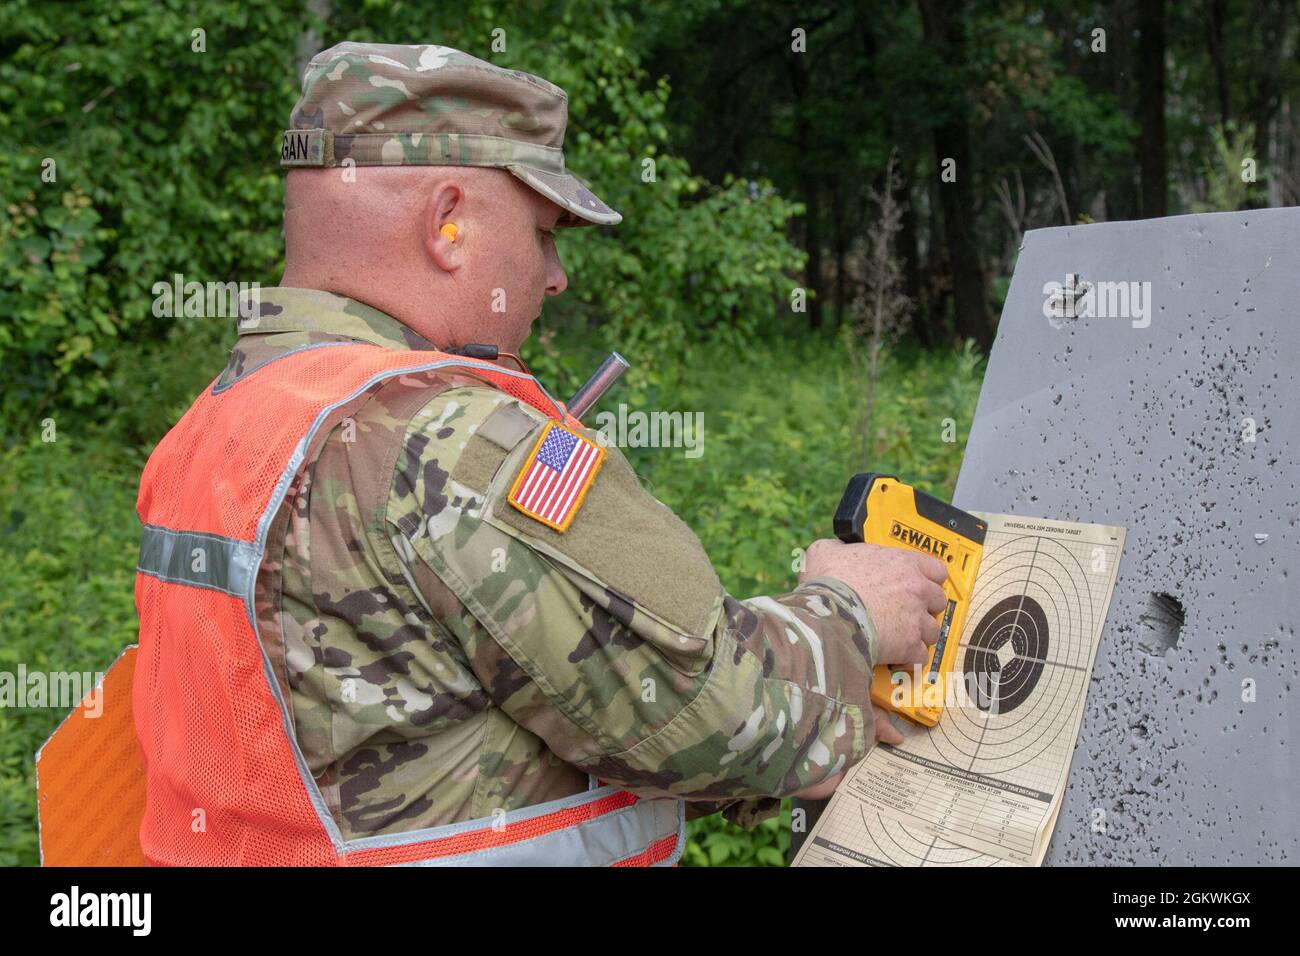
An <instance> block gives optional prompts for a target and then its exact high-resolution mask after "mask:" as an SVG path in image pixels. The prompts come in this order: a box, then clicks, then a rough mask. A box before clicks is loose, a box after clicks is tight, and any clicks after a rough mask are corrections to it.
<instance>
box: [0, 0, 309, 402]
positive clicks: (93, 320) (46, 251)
mask: <svg viewBox="0 0 1300 956" xmlns="http://www.w3.org/2000/svg"><path fill="white" fill-rule="evenodd" d="M300 8H301V5H300V4H291V3H287V2H284V0H249V2H246V3H240V4H237V5H236V4H231V3H224V2H215V0H209V2H204V3H199V4H191V3H181V2H178V0H170V2H168V0H163V2H159V0H122V2H118V3H114V4H112V5H110V6H106V5H102V4H96V3H90V2H76V3H64V4H59V5H49V4H35V3H28V2H15V3H9V4H6V5H5V6H4V8H3V12H2V13H0V49H3V50H4V51H5V56H4V57H3V59H2V60H0V134H2V135H3V138H4V139H5V140H6V141H7V142H14V141H16V142H17V143H18V148H17V151H16V152H13V151H12V150H10V149H5V150H3V151H0V215H2V216H3V218H0V314H3V315H4V323H5V324H4V326H3V327H2V328H0V377H2V378H3V379H4V381H5V382H6V383H7V384H8V387H6V389H5V391H4V393H3V396H0V411H3V412H4V413H5V418H6V421H7V422H9V423H15V422H18V423H22V422H30V421H31V420H32V419H33V418H34V419H39V418H41V417H43V415H44V414H46V413H47V412H49V411H50V410H52V409H58V408H64V409H67V408H76V409H83V410H86V411H88V412H89V411H91V410H95V409H99V410H104V409H105V406H104V405H103V404H102V402H103V399H104V398H105V396H106V395H107V394H109V393H110V386H111V382H112V379H113V376H114V375H115V374H116V373H117V372H118V371H119V370H120V368H121V366H122V365H123V364H130V363H132V362H133V361H134V359H135V356H136V350H137V349H139V348H141V347H148V346H150V345H152V344H154V343H156V342H157V341H159V340H161V339H163V338H165V337H166V336H167V335H168V333H169V332H170V331H171V329H172V325H171V321H170V320H168V319H160V318H157V317H155V316H153V314H152V309H151V306H152V302H153V295H152V293H151V291H150V290H151V287H152V285H153V283H155V282H160V281H162V282H165V281H169V280H170V278H171V276H172V274H173V273H175V272H181V273H184V274H186V275H187V276H190V277H193V278H201V280H202V281H227V280H235V281H248V282H253V281H260V282H262V283H263V284H269V283H270V282H271V281H273V279H274V273H275V271H276V269H277V267H278V263H279V260H280V242H279V230H278V216H279V209H280V197H281V192H280V190H281V182H280V174H279V172H278V170H277V169H276V167H275V165H274V160H275V150H274V142H275V134H276V132H277V131H278V130H279V129H280V128H281V126H280V124H281V123H282V122H283V119H284V117H286V116H287V115H288V110H289V105H290V104H291V103H292V102H293V97H294V91H293V74H292V67H291V57H292V55H293V50H294V44H295V42H296V39H297V37H298V34H299V33H300V32H301V30H302V28H303V25H302V14H301V13H300V12H299V11H300ZM198 28H202V29H204V30H205V31H206V36H205V45H206V52H196V51H195V50H193V49H192V46H193V45H194V39H193V36H192V31H193V30H194V29H198ZM51 173H52V174H53V181H46V180H47V178H48V177H49V176H50V174H51ZM208 321H217V320H208Z"/></svg>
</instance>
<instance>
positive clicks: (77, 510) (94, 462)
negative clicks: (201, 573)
mask: <svg viewBox="0 0 1300 956" xmlns="http://www.w3.org/2000/svg"><path fill="white" fill-rule="evenodd" d="M56 435H57V440H56V441H54V442H51V443H48V444H47V443H44V442H41V441H39V440H35V441H32V442H31V443H29V444H21V445H16V446H14V447H11V448H8V449H5V450H3V451H0V502H3V503H4V505H3V511H0V671H4V672H7V673H10V674H16V673H17V672H18V667H19V665H20V664H22V665H25V666H26V668H27V670H28V671H29V672H30V671H38V670H40V671H65V672H72V671H75V672H85V671H91V672H102V671H104V670H106V669H107V667H108V665H109V664H111V663H112V662H113V660H114V659H115V658H116V657H117V655H118V653H119V652H120V651H121V650H122V648H123V647H124V646H126V645H127V644H129V643H132V642H134V641H135V632H136V618H135V603H134V597H133V595H134V591H133V585H132V576H133V573H134V569H135V563H136V558H137V556H138V554H139V533H140V532H139V522H138V521H137V520H136V516H135V495H136V484H137V482H138V480H139V466H138V465H137V464H136V463H135V462H134V461H133V460H132V459H131V458H129V457H128V456H124V455H123V454H122V453H121V451H120V446H119V444H118V442H117V441H116V440H115V439H113V438H112V437H106V436H105V435H103V434H100V433H98V432H96V431H90V432H88V433H82V432H78V431H76V430H72V429H68V430H59V431H57V432H56ZM64 712H65V709H64V708H59V707H51V708H45V709H35V708H14V707H0V866H12V865H15V864H18V863H34V862H35V861H36V783H35V776H34V763H33V757H34V755H35V753H36V750H37V748H38V747H40V745H41V744H42V743H43V742H44V740H45V739H46V737H48V736H49V734H50V732H51V731H52V730H53V729H54V727H55V726H57V724H58V722H59V721H60V720H61V719H62V718H63V716H64Z"/></svg>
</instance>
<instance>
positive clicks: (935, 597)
mask: <svg viewBox="0 0 1300 956" xmlns="http://www.w3.org/2000/svg"><path fill="white" fill-rule="evenodd" d="M921 597H922V600H923V601H925V609H926V611H927V612H928V613H930V614H938V613H940V612H941V611H942V610H943V609H944V608H946V607H947V606H948V596H947V595H946V594H944V593H943V588H941V587H939V585H937V584H931V583H930V582H929V581H927V582H926V583H925V590H924V591H923V592H922V595H921Z"/></svg>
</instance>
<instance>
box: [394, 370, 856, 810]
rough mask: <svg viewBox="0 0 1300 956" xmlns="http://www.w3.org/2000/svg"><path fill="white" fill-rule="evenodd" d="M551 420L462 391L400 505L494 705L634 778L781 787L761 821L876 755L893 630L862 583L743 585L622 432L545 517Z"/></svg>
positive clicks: (404, 457) (406, 472) (425, 449)
mask: <svg viewBox="0 0 1300 956" xmlns="http://www.w3.org/2000/svg"><path fill="white" fill-rule="evenodd" d="M545 421H546V420H545V419H544V418H542V417H541V416H540V415H539V414H538V413H537V412H536V411H535V410H533V409H531V408H528V407H526V406H522V405H520V404H519V403H517V402H515V401H514V400H512V399H510V398H509V397H508V396H505V395H503V394H502V393H499V392H496V391H493V390H490V389H487V388H477V387H471V388H456V389H451V390H449V391H447V392H444V393H442V394H441V395H439V396H438V397H437V398H436V399H435V400H433V401H432V402H431V403H429V404H428V405H427V406H426V407H425V408H424V409H423V410H422V411H421V412H420V413H419V414H418V415H416V417H415V418H414V419H413V420H412V421H411V423H410V425H409V426H408V430H407V435H406V438H405V440H404V445H403V448H402V451H401V453H400V454H399V457H398V461H397V468H396V477H395V481H394V485H393V489H392V493H391V498H390V501H389V504H388V509H389V510H388V515H387V522H388V525H389V528H390V531H392V532H394V535H393V542H394V545H395V548H396V550H397V552H398V555H399V560H400V561H401V562H402V563H403V566H404V568H405V569H406V573H407V574H408V575H409V577H410V579H411V582H412V585H413V587H414V589H415V590H416V591H417V592H418V593H419V594H421V595H422V598H423V601H424V602H425V603H426V605H427V606H428V607H429V609H430V610H431V612H432V613H433V615H434V616H435V618H436V619H438V620H439V621H440V623H441V624H442V625H443V626H444V627H445V628H446V629H447V631H448V632H449V633H450V634H451V635H452V636H453V637H454V639H455V640H456V641H457V642H458V644H459V645H460V647H461V648H462V649H463V652H464V654H465V657H466V660H467V663H468V666H469V668H470V669H471V671H472V673H473V674H474V675H475V676H476V678H477V679H478V680H479V682H480V683H481V684H482V686H483V688H484V690H485V691H486V693H487V695H488V696H489V698H490V699H491V700H492V702H493V703H494V704H495V705H496V706H497V707H500V708H501V709H502V710H503V711H504V712H505V713H506V714H507V715H508V716H509V717H510V718H511V720H513V721H514V722H515V723H516V724H518V725H520V726H521V727H523V728H526V729H527V730H528V731H531V732H532V733H533V734H536V735H537V736H538V737H540V738H541V740H543V741H544V742H545V744H546V746H547V747H549V748H550V750H551V751H552V752H554V753H555V754H556V755H557V756H559V757H560V758H561V759H562V760H564V761H565V762H567V763H568V764H571V765H573V766H575V767H577V768H580V769H582V770H584V771H586V772H588V773H590V774H592V775H594V776H596V777H597V778H599V779H601V780H604V781H606V782H609V783H614V784H616V785H618V786H621V787H624V788H626V789H628V790H631V791H634V792H637V793H641V794H644V795H647V796H661V795H668V796H675V797H680V798H683V799H687V800H701V801H720V802H721V803H723V804H735V802H736V801H741V800H751V799H752V798H768V799H766V800H765V801H763V800H760V801H758V802H757V803H755V804H751V805H748V806H746V807H745V808H743V811H742V809H741V808H736V807H732V808H731V809H732V810H733V816H743V814H749V815H750V821H749V822H752V819H757V818H761V816H766V815H769V814H770V812H772V811H774V809H775V807H776V805H777V801H776V800H775V799H773V798H780V797H782V796H787V795H789V794H792V793H794V792H796V791H798V790H801V789H804V788H806V787H809V786H812V785H814V784H817V783H819V782H821V781H823V780H824V779H826V778H827V777H830V776H833V775H835V774H837V773H839V772H840V771H842V770H844V769H846V768H847V767H849V766H851V765H852V764H854V763H856V762H857V761H858V760H860V759H861V758H862V757H863V756H864V755H865V754H866V752H867V750H868V748H869V747H870V746H871V745H872V743H873V742H874V733H873V723H872V719H871V704H870V683H871V664H872V657H873V653H872V652H873V650H874V644H875V640H876V639H875V633H874V628H873V625H872V622H871V620H870V617H869V615H868V614H867V611H866V609H865V607H864V606H863V604H862V602H861V600H860V599H859V598H858V597H857V595H856V594H855V593H854V592H853V591H852V590H851V589H850V588H849V587H848V586H847V585H845V584H843V583H841V582H839V581H836V580H833V579H829V578H818V579H813V580H810V581H808V582H805V583H804V584H803V585H802V586H800V587H799V588H797V589H796V590H795V591H793V592H791V593H790V594H786V595H782V596H778V597H758V598H753V599H750V600H745V601H741V600H737V599H735V598H733V597H731V596H729V595H727V594H726V593H725V592H724V590H723V588H722V586H721V584H720V583H719V581H718V578H717V575H716V574H715V573H714V570H713V567H712V565H711V563H710V562H709V560H708V557H707V556H706V555H705V553H704V551H703V549H702V547H701V546H700V543H699V541H698V539H696V537H695V536H694V534H692V533H691V531H690V530H689V529H688V528H687V527H686V526H685V525H684V524H683V523H682V522H681V521H680V520H679V519H678V518H677V517H676V516H675V515H674V514H673V513H672V512H671V511H670V510H669V509H668V508H666V507H665V506H664V505H662V504H661V503H660V502H658V501H657V500H655V498H654V497H653V496H651V495H650V494H648V493H647V492H646V491H645V490H644V489H643V488H642V487H641V485H640V483H639V482H638V481H637V479H636V476H635V474H634V473H633V471H632V469H631V467H630V466H629V465H628V463H627V461H626V459H625V458H624V457H623V455H622V454H621V453H620V452H619V451H618V450H617V449H616V448H609V449H608V457H607V459H606V461H605V463H604V465H603V466H602V468H601V470H600V472H599V474H598V475H597V477H596V479H595V481H594V482H593V484H592V485H591V487H590V489H589V491H588V493H587V496H586V498H585V499H584V501H583V504H582V506H581V509H580V510H579V511H578V513H577V515H576V517H575V518H574V520H573V523H572V524H571V525H570V527H569V528H568V529H567V531H566V532H564V533H563V534H561V533H559V532H557V531H555V530H553V529H551V528H549V527H547V526H545V525H543V524H541V523H539V522H537V521H534V520H533V519H531V518H529V517H527V516H526V515H524V514H522V513H520V512H519V511H517V510H515V509H514V508H512V507H510V506H509V504H508V503H507V502H506V500H505V499H506V492H507V490H508V489H509V487H510V484H511V483H512V482H513V479H514V478H515V477H516V476H517V475H518V474H519V472H520V471H521V469H522V467H523V466H524V463H525V460H526V458H527V456H528V455H529V452H530V451H531V450H532V448H533V447H534V445H535V444H536V440H537V437H538V435H539V433H540V430H541V428H542V426H543V425H544V424H545ZM586 434H587V435H589V436H592V437H594V433H593V432H586ZM756 809H757V810H759V811H761V816H758V817H756V816H754V815H753V814H754V811H755V810H756Z"/></svg>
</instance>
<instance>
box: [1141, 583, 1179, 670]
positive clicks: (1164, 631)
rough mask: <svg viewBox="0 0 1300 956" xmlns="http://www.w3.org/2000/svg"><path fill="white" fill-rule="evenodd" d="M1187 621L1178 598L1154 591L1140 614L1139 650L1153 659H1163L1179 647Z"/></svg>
mask: <svg viewBox="0 0 1300 956" xmlns="http://www.w3.org/2000/svg"><path fill="white" fill-rule="evenodd" d="M1186 620H1187V616H1186V614H1184V613H1183V605H1182V602H1181V601H1179V600H1178V598H1176V597H1174V596H1173V595H1172V594H1164V593H1161V592H1159V591H1153V592H1152V593H1151V594H1149V595H1148V596H1147V603H1146V606H1145V607H1143V608H1142V610H1141V612H1140V613H1139V614H1138V637H1137V645H1138V648H1139V649H1140V650H1142V651H1143V652H1144V653H1147V654H1150V655H1152V656H1153V657H1163V656H1164V654H1165V652H1166V651H1169V650H1173V649H1174V648H1176V647H1178V644H1179V641H1180V640H1181V638H1182V634H1183V623H1184V622H1185V621H1186Z"/></svg>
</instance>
